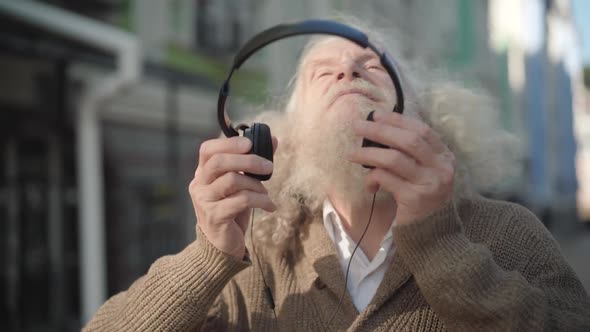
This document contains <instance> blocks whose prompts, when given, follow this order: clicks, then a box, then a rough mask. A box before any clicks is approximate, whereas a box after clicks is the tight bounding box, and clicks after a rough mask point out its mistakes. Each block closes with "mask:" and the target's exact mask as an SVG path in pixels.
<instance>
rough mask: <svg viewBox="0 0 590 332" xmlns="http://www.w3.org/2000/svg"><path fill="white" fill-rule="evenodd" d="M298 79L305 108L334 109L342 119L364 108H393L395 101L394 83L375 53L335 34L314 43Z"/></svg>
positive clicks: (312, 116)
mask: <svg viewBox="0 0 590 332" xmlns="http://www.w3.org/2000/svg"><path fill="white" fill-rule="evenodd" d="M298 83H299V84H300V91H299V93H300V95H299V98H300V99H299V100H300V102H301V106H303V109H304V110H305V111H306V112H321V113H333V114H332V116H336V115H337V117H338V119H340V120H343V121H350V120H351V119H353V118H358V117H359V116H360V115H361V114H365V113H368V112H367V110H373V109H380V110H392V109H393V105H394V101H395V93H394V88H393V83H392V82H391V78H390V77H389V75H388V74H387V72H386V71H385V69H384V68H383V66H382V65H381V62H380V61H379V58H378V56H377V54H375V53H374V52H373V51H371V50H369V49H363V48H361V47H359V46H358V45H356V44H355V43H353V42H351V41H348V40H346V39H342V38H337V37H334V38H328V39H326V40H324V41H322V42H320V43H319V44H318V45H316V46H314V47H313V49H312V50H311V51H310V52H309V53H308V55H307V57H306V59H305V60H304V63H303V66H302V70H301V72H300V76H299V81H298ZM307 115H308V118H315V119H318V118H324V116H322V115H318V114H307Z"/></svg>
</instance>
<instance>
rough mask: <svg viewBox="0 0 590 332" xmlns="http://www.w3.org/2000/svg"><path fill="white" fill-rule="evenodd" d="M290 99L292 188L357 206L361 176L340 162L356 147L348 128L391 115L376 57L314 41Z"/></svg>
mask: <svg viewBox="0 0 590 332" xmlns="http://www.w3.org/2000/svg"><path fill="white" fill-rule="evenodd" d="M294 97H295V102H294V106H295V107H294V112H293V113H292V114H291V115H292V116H293V118H292V119H293V123H292V126H293V128H294V129H295V130H294V133H295V135H296V142H297V144H296V147H295V150H296V152H295V153H296V155H297V156H298V160H297V162H296V167H294V168H293V170H292V172H293V177H292V178H293V179H297V181H298V183H297V186H298V187H300V188H301V190H302V191H309V190H310V188H317V190H320V191H322V192H326V193H328V194H330V193H335V192H338V193H346V195H348V196H349V200H351V201H360V200H363V199H364V197H365V196H366V191H365V190H364V185H363V182H364V177H365V175H366V173H367V170H366V169H364V168H362V167H361V166H360V165H357V164H353V163H351V162H349V161H348V160H347V159H346V155H347V154H348V153H350V152H352V151H353V150H354V149H358V148H360V147H361V141H362V138H360V137H357V136H356V135H355V134H354V132H353V130H352V123H353V121H354V120H360V119H365V118H366V116H367V114H368V113H369V112H370V111H372V110H388V111H391V110H393V105H394V102H395V92H394V87H393V83H392V82H391V78H390V77H389V75H388V74H387V72H386V71H385V69H384V68H383V67H382V66H381V63H380V61H379V58H378V57H377V55H376V54H375V53H373V52H372V51H371V50H366V49H363V48H361V47H359V46H358V45H356V44H354V43H352V42H350V41H348V40H346V39H342V38H336V37H333V38H327V39H325V40H322V41H320V42H319V43H318V44H316V45H314V46H313V48H312V49H311V50H310V51H309V53H308V54H307V56H306V57H305V59H304V60H303V63H302V65H301V67H300V70H299V76H298V78H297V87H296V90H295V92H294Z"/></svg>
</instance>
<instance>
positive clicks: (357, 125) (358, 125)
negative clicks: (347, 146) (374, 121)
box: [352, 120, 364, 130]
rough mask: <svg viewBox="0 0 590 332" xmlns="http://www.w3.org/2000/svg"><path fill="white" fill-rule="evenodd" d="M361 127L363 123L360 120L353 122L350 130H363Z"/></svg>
mask: <svg viewBox="0 0 590 332" xmlns="http://www.w3.org/2000/svg"><path fill="white" fill-rule="evenodd" d="M363 125H364V123H363V121H361V120H354V121H353V122H352V129H354V130H359V129H362V128H363Z"/></svg>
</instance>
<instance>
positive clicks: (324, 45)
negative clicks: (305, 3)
mask: <svg viewBox="0 0 590 332" xmlns="http://www.w3.org/2000/svg"><path fill="white" fill-rule="evenodd" d="M342 56H349V57H351V58H353V59H359V58H362V59H371V58H378V56H377V55H376V54H375V53H374V52H373V51H371V50H370V49H365V48H362V47H361V46H359V45H357V44H355V43H354V42H352V41H350V40H348V39H344V38H341V37H327V38H325V39H322V40H320V41H319V42H317V44H315V45H313V46H312V47H311V49H310V50H309V51H308V53H307V54H306V56H305V59H304V61H303V63H304V65H307V64H309V63H313V62H318V61H321V60H326V59H328V60H329V59H336V58H340V57H342Z"/></svg>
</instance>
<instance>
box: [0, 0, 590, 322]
mask: <svg viewBox="0 0 590 332" xmlns="http://www.w3.org/2000/svg"><path fill="white" fill-rule="evenodd" d="M568 3H569V1H541V0H539V1H523V0H519V1H516V0H506V1H500V0H495V1H494V0H489V1H470V0H452V1H444V2H443V1H428V0H413V1H404V0H393V1H391V0H389V1H386V0H382V1H373V2H370V3H369V2H359V1H352V0H303V1H287V0H247V1H246V0H215V1H213V0H171V1H159V0H142V1H136V0H93V1H84V2H77V1H73V0H70V1H67V0H63V1H40V2H31V1H25V0H23V1H13V3H12V6H9V5H5V4H2V5H0V19H2V20H3V22H5V23H4V24H3V25H2V27H1V28H0V68H2V71H3V73H5V75H3V77H2V78H0V86H2V89H0V128H2V131H1V133H0V146H1V147H2V148H1V151H2V154H1V155H2V160H1V161H0V219H3V220H7V222H5V223H2V224H0V229H1V233H0V250H3V252H4V253H5V255H4V256H3V257H2V260H1V261H0V262H1V263H2V267H3V269H2V270H3V272H2V274H1V278H0V285H1V286H0V287H2V288H1V291H0V301H1V303H0V312H1V313H0V329H1V330H11V331H33V330H39V329H42V330H43V329H44V330H55V331H58V330H59V331H63V330H77V329H79V326H80V324H83V322H85V321H86V320H87V319H88V318H89V317H90V315H91V314H92V313H93V312H94V310H96V309H97V306H98V305H100V303H102V301H104V299H106V297H107V296H110V295H113V294H114V293H116V292H118V291H121V290H124V289H126V288H127V287H128V286H129V285H130V283H131V282H132V281H133V280H135V279H136V278H137V277H139V276H140V275H142V274H144V273H145V272H146V271H147V269H148V267H149V265H150V264H151V263H152V262H153V261H154V260H155V259H156V258H157V257H160V256H162V255H165V254H170V253H174V252H177V251H179V250H180V249H181V248H183V247H184V246H185V245H186V244H187V243H189V242H190V241H192V240H193V239H194V222H195V220H194V213H193V212H192V205H191V203H190V200H189V197H188V194H187V191H186V187H187V185H188V183H189V181H190V179H191V178H192V176H193V172H194V168H195V166H196V165H197V152H198V146H199V144H200V143H201V142H202V141H203V140H205V139H208V138H211V137H215V136H217V135H218V128H217V125H216V122H215V121H216V120H215V119H216V118H215V109H216V108H215V107H216V97H217V89H218V87H219V85H220V83H221V81H222V79H223V78H224V75H225V74H226V70H227V68H228V63H230V61H231V59H232V57H233V54H234V53H235V51H236V50H237V48H238V47H239V46H240V45H241V44H243V43H244V42H245V40H246V39H247V38H248V37H249V36H252V35H253V34H254V33H256V32H257V31H260V30H261V29H263V28H266V27H270V26H272V25H274V24H278V23H282V22H286V21H295V20H299V19H306V18H314V17H326V16H329V15H331V14H333V13H334V12H342V13H350V14H353V15H358V16H359V17H361V18H362V19H366V20H370V21H371V22H379V21H384V22H389V23H390V22H394V26H396V27H397V28H398V29H401V31H402V35H404V36H407V40H409V41H413V42H412V44H411V45H410V46H411V47H410V48H409V52H411V54H406V55H408V56H410V57H411V56H420V57H421V58H422V59H423V60H424V61H426V62H428V63H429V64H430V65H432V66H434V67H439V68H441V67H442V68H447V69H448V70H449V71H451V72H456V73H460V74H461V75H462V76H463V77H465V79H466V81H467V82H470V84H473V85H474V86H477V87H478V88H483V89H484V90H486V91H488V92H489V93H490V94H491V95H492V96H494V97H495V98H497V100H498V102H499V105H500V107H501V109H502V115H501V116H502V118H501V120H502V122H503V124H504V126H505V127H506V128H507V129H509V130H511V131H513V132H514V133H516V134H517V135H518V136H519V137H520V138H521V139H522V141H523V142H524V143H525V144H524V145H525V149H526V158H525V161H524V162H523V165H522V171H521V173H520V175H519V176H518V177H517V178H515V179H511V182H510V183H509V184H508V185H507V186H506V187H504V190H503V191H501V192H496V193H494V195H496V196H499V197H503V198H509V199H512V200H516V201H519V202H521V203H523V204H525V205H527V206H528V207H529V208H531V209H532V210H533V211H535V213H537V214H538V215H539V216H540V217H543V218H544V219H545V221H546V222H548V221H549V216H551V215H553V216H555V215H557V214H559V213H571V211H572V209H575V201H576V192H577V183H578V181H577V178H576V176H575V175H576V172H575V161H576V149H580V147H588V146H590V145H588V144H587V143H580V142H585V141H587V140H588V139H589V138H588V136H589V135H588V134H587V133H586V132H584V130H587V129H584V128H588V126H579V128H578V129H577V132H578V133H579V135H578V144H576V141H575V140H574V128H573V123H574V121H573V120H574V117H576V124H578V123H579V122H578V121H586V122H587V121H588V120H584V119H586V117H587V114H588V112H587V111H585V112H582V111H580V107H577V106H576V105H579V104H580V103H575V102H574V101H575V99H573V98H574V97H575V96H576V93H575V91H577V89H579V85H578V84H579V82H580V77H579V76H576V75H577V74H576V69H575V63H576V60H575V57H574V59H573V60H572V59H571V58H572V57H573V56H572V55H571V54H569V53H565V52H563V50H564V49H566V48H567V47H569V46H571V45H575V42H576V41H575V36H572V34H575V31H573V30H571V29H568V28H567V26H568V24H570V25H571V15H569V14H568V9H567V8H568ZM527 6H530V7H527ZM16 7H22V8H20V9H21V10H24V11H25V12H26V11H29V12H32V13H37V14H40V15H37V16H35V15H31V16H27V15H20V14H18V13H19V9H18V8H16ZM15 8H16V9H15ZM51 10H55V12H53V11H51ZM50 12H51V13H54V14H55V15H53V16H52V15H49V13H50ZM44 13H47V15H43V14H44ZM384 14H385V15H384ZM39 16H43V17H56V18H61V19H62V20H64V21H72V22H73V23H72V24H79V26H87V25H91V24H95V25H96V30H97V31H105V33H106V34H107V35H108V34H109V33H111V34H112V35H113V36H115V35H117V36H119V35H120V36H121V38H122V39H125V40H128V41H129V42H130V43H132V44H134V43H136V46H137V47H138V49H137V50H138V52H139V53H138V54H136V57H135V59H134V60H132V61H136V62H137V63H136V64H135V65H134V66H136V70H137V72H136V73H135V74H134V75H135V76H134V78H133V79H129V80H128V81H126V82H125V84H122V85H121V86H120V87H119V88H118V89H116V90H115V91H110V90H108V89H107V90H108V91H106V92H104V91H103V93H104V94H103V95H101V98H100V99H99V100H95V99H92V98H94V97H92V95H90V94H89V92H92V91H96V90H97V89H99V88H100V87H101V85H102V86H104V85H105V83H104V82H105V80H106V82H107V83H106V85H107V86H110V84H109V82H111V81H110V80H111V79H112V78H113V77H119V76H117V75H118V73H119V72H120V70H121V68H122V67H125V63H126V62H125V61H123V62H121V57H118V56H117V53H116V52H113V51H112V49H109V48H108V47H105V45H103V44H100V43H98V42H96V43H93V42H92V41H91V40H89V39H84V38H78V37H76V35H77V31H63V30H60V28H59V26H60V24H59V22H41V21H43V20H40V19H39V18H38V17H39ZM524 26H526V27H532V29H534V31H535V33H530V32H529V31H528V30H527V31H525V30H524ZM564 27H565V28H564ZM110 29H112V30H110ZM81 30H82V29H81ZM80 32H82V31H80ZM527 36H528V37H527ZM530 36H533V37H530ZM527 38H528V39H527ZM568 38H569V39H568ZM97 40H99V38H98V39H97ZM564 40H566V41H565V42H564ZM567 40H569V43H570V44H567V43H568V41H567ZM302 44H303V40H295V41H285V42H284V43H283V45H286V46H274V45H273V46H271V47H269V48H268V50H265V51H264V52H262V54H261V55H259V56H256V57H254V58H253V59H252V61H250V62H249V63H248V66H246V67H245V68H243V69H242V70H240V74H239V75H238V76H237V77H236V79H237V80H236V82H235V88H236V90H237V92H239V94H241V96H242V97H243V100H244V101H245V104H242V103H240V102H235V101H234V102H232V103H231V104H230V107H231V108H232V112H231V114H232V116H235V117H244V116H246V115H248V114H250V113H249V112H250V108H249V107H247V106H244V105H248V104H257V103H259V102H261V101H264V98H266V97H265V94H264V93H263V92H261V91H265V90H267V89H268V90H270V94H271V95H275V94H280V93H281V92H282V91H281V89H282V87H284V86H285V84H286V83H287V82H288V81H289V78H290V76H291V75H292V74H293V69H294V68H293V66H294V64H295V61H296V57H297V55H298V54H299V48H300V47H301V45H302ZM131 53H133V52H131ZM129 61H131V60H129ZM121 72H122V73H123V74H121V75H122V76H121V77H126V76H125V71H124V70H122V71H121ZM119 78H120V77H119ZM277 87H278V88H277ZM273 89H278V90H273ZM95 102H96V103H95ZM89 103H90V105H91V107H90V108H91V109H93V110H94V111H93V112H95V113H92V114H94V117H88V116H85V117H81V116H80V114H86V115H88V114H89V113H91V112H87V109H88V107H89V106H88V105H89ZM85 110H86V111H85ZM584 116H586V117H584ZM580 117H582V118H580ZM578 119H582V120H578ZM580 133H581V134H580ZM83 147H89V148H88V149H84V148H83ZM580 155H586V154H583V153H582V154H581V153H578V156H580ZM578 158H579V157H578ZM578 174H579V169H578Z"/></svg>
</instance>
